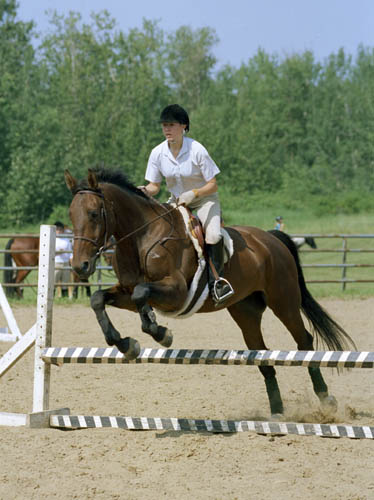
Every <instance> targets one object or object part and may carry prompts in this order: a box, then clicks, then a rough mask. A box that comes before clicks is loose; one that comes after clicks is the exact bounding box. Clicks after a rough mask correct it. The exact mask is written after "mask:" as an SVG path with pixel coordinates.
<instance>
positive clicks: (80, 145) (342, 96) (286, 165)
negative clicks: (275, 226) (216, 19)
mask: <svg viewBox="0 0 374 500" xmlns="http://www.w3.org/2000/svg"><path fill="white" fill-rule="evenodd" d="M17 7H18V6H17V2H16V1H15V0H0V42H1V43H0V172H1V174H2V183H1V185H0V194H1V196H2V202H3V203H2V210H1V216H0V220H1V222H2V224H3V225H6V226H7V227H9V226H10V225H22V226H24V225H25V224H28V223H44V222H46V221H48V220H50V218H51V217H52V216H53V214H57V213H64V210H63V208H62V207H64V206H66V207H67V206H68V205H69V200H70V193H69V192H68V190H67V189H66V187H65V185H64V179H63V171H64V169H65V168H69V169H70V170H71V171H72V173H73V174H74V175H75V176H76V177H84V175H85V173H86V171H87V167H90V166H95V165H106V166H120V167H121V168H122V169H123V171H124V172H125V173H126V174H127V175H128V177H129V178H130V179H131V181H133V182H134V183H135V184H143V183H144V172H145V168H146V164H147V159H148V156H149V153H150V151H151V149H152V148H153V147H154V146H156V145H157V144H158V143H159V142H160V141H161V140H163V137H162V134H161V129H160V127H159V125H158V116H159V113H160V110H161V109H162V108H163V107H164V106H166V105H167V104H171V103H175V102H178V103H180V104H181V105H183V106H184V107H185V108H186V109H187V110H188V112H189V114H190V120H191V132H190V136H191V137H194V138H196V139H197V140H199V141H200V142H202V143H203V144H204V145H205V146H206V147H207V149H208V150H209V152H210V154H211V155H212V157H213V158H214V159H215V161H216V162H217V164H218V165H219V167H220V168H221V171H222V173H221V174H220V176H219V182H220V186H221V190H222V186H224V191H223V190H222V194H223V195H224V196H223V198H225V199H228V198H230V196H232V197H233V198H235V197H236V198H237V199H238V200H240V205H241V206H245V205H246V204H247V205H248V204H252V203H253V202H254V201H255V202H256V203H257V206H258V205H259V204H261V200H263V203H264V204H265V205H266V206H268V204H269V203H270V204H271V203H274V206H277V204H278V205H281V206H284V207H287V208H289V209H290V210H297V208H298V207H299V206H300V203H303V204H305V203H306V202H307V201H308V204H309V205H310V206H311V207H313V210H314V211H315V212H317V213H318V212H319V213H326V212H329V213H357V212H360V211H365V210H372V209H373V202H372V200H373V191H374V126H373V123H374V49H373V48H365V47H358V50H357V55H356V57H355V58H352V57H351V56H347V55H346V54H345V53H344V51H343V50H340V51H339V52H338V53H337V54H332V55H331V56H330V57H329V58H328V59H327V60H326V61H324V62H323V63H321V62H317V61H315V60H314V57H313V54H312V53H311V52H309V51H306V52H305V53H303V54H295V55H291V56H288V57H285V58H282V59H281V58H280V57H279V56H277V55H269V54H266V53H265V52H264V51H262V50H259V51H258V53H257V54H256V55H255V56H254V57H252V58H251V59H249V60H248V61H247V62H246V63H243V64H242V65H241V67H240V68H234V67H231V66H225V67H223V68H218V69H217V67H216V59H215V58H214V56H213V54H212V49H213V47H214V46H215V44H216V43H217V41H218V39H217V36H216V33H215V32H214V30H212V29H211V28H208V27H205V28H201V29H197V30H192V29H191V28H189V27H186V26H182V27H180V28H179V29H178V30H176V31H175V32H173V33H164V32H163V31H162V30H161V29H160V28H159V27H158V25H157V22H153V21H149V20H144V22H143V27H142V29H131V30H129V32H127V33H123V32H121V31H120V30H118V29H117V27H116V24H115V21H114V20H113V19H111V18H110V16H109V15H108V13H107V12H106V11H103V12H101V13H99V14H96V15H93V16H92V22H91V24H89V25H87V24H82V21H81V18H80V15H79V14H77V13H70V15H69V16H67V17H62V16H57V15H56V14H52V16H51V29H50V30H49V34H47V35H45V36H44V37H42V38H41V42H40V45H39V46H38V47H37V48H36V49H34V48H33V45H32V43H31V37H32V36H33V23H32V22H30V23H23V22H20V21H18V20H17ZM214 70H215V73H214ZM160 198H162V199H165V191H164V187H163V190H162V192H161V195H160ZM265 205H264V206H265ZM56 207H57V208H56ZM64 219H65V217H64Z"/></svg>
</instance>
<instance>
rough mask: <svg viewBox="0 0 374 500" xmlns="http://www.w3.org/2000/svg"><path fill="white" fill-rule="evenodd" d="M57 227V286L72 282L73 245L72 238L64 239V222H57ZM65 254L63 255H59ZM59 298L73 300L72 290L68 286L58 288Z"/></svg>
mask: <svg viewBox="0 0 374 500" xmlns="http://www.w3.org/2000/svg"><path fill="white" fill-rule="evenodd" d="M55 226H56V256H55V284H56V283H69V282H70V258H71V252H72V245H71V239H70V238H62V237H61V235H62V234H64V233H65V226H64V224H63V223H62V222H60V221H57V222H55ZM59 252H63V253H59ZM56 296H57V298H60V297H68V296H69V299H72V298H73V295H72V293H71V290H68V285H66V286H59V287H57V293H56Z"/></svg>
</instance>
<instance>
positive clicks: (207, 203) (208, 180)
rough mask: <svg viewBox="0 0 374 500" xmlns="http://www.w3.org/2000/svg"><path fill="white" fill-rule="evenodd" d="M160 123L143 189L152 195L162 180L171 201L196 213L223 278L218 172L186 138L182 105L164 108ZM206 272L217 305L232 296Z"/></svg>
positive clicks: (204, 153) (202, 150)
mask: <svg viewBox="0 0 374 500" xmlns="http://www.w3.org/2000/svg"><path fill="white" fill-rule="evenodd" d="M160 122H161V124H162V132H163V134H164V136H165V139H166V140H165V141H164V142H162V143H161V144H159V145H158V146H156V147H155V148H154V149H153V150H152V152H151V154H150V157H149V160H148V165H147V169H146V174H145V179H146V180H147V181H148V182H149V184H147V186H145V187H144V188H143V189H144V190H145V192H146V193H147V194H148V195H150V196H154V195H156V194H157V193H158V192H159V190H160V186H161V182H162V180H163V179H165V181H166V186H167V188H168V190H169V191H170V193H171V196H172V199H173V200H174V201H176V202H177V203H178V204H180V205H182V204H185V205H187V206H188V207H189V208H190V209H191V210H193V211H195V212H196V214H197V216H198V218H199V219H200V221H201V223H202V226H203V229H204V233H205V241H206V243H207V248H208V253H209V255H210V257H211V259H212V261H213V264H214V267H215V269H216V271H217V273H218V275H219V276H222V272H223V267H224V255H223V253H224V248H223V238H222V233H221V206H220V202H219V198H218V193H217V191H218V186H217V181H216V175H217V174H219V173H220V170H219V168H218V167H217V165H216V164H215V162H214V161H213V160H212V158H211V157H210V155H209V153H208V151H207V150H206V148H205V147H204V146H203V145H202V144H200V143H199V142H197V141H196V140H194V139H191V138H189V137H186V136H185V133H186V132H188V130H189V124H190V122H189V117H188V114H187V112H186V111H185V110H184V109H183V108H182V107H181V106H179V105H178V104H172V105H170V106H167V107H166V108H165V109H164V110H163V111H162V112H161V116H160ZM209 271H210V272H209V287H210V290H211V292H212V296H213V299H214V300H215V301H216V302H217V303H219V302H220V301H223V300H225V299H226V298H228V297H229V296H230V295H232V294H233V290H232V288H231V285H230V284H229V283H228V282H227V281H226V280H223V279H221V280H215V278H214V275H213V273H212V272H211V269H209ZM213 291H214V293H213Z"/></svg>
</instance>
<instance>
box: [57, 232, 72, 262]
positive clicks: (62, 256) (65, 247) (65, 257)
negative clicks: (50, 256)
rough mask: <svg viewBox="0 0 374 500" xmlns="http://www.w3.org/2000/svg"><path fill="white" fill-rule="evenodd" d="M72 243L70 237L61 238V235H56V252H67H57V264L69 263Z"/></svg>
mask: <svg viewBox="0 0 374 500" xmlns="http://www.w3.org/2000/svg"><path fill="white" fill-rule="evenodd" d="M72 249H73V248H72V244H71V240H70V238H61V236H58V235H57V237H56V252H66V253H59V254H56V257H55V263H56V264H67V263H68V262H69V259H70V257H71V252H72Z"/></svg>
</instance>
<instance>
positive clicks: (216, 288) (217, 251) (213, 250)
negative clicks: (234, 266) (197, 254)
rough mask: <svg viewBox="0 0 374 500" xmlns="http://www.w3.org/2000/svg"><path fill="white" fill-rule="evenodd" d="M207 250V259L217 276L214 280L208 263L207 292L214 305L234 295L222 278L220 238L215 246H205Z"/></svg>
mask: <svg viewBox="0 0 374 500" xmlns="http://www.w3.org/2000/svg"><path fill="white" fill-rule="evenodd" d="M207 249H208V257H210V259H211V260H212V263H213V266H214V268H215V270H216V271H217V275H218V278H217V279H216V277H215V275H214V273H213V270H212V268H211V266H210V263H208V280H209V290H210V293H211V296H212V298H213V300H214V302H216V304H221V303H222V302H224V301H225V300H226V299H228V298H229V297H230V296H231V295H233V294H234V290H233V288H232V286H231V285H230V283H229V282H228V281H227V280H226V279H224V278H223V268H224V263H225V261H224V258H225V256H224V251H225V249H224V242H223V238H221V239H220V240H219V242H218V243H216V244H215V245H207Z"/></svg>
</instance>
